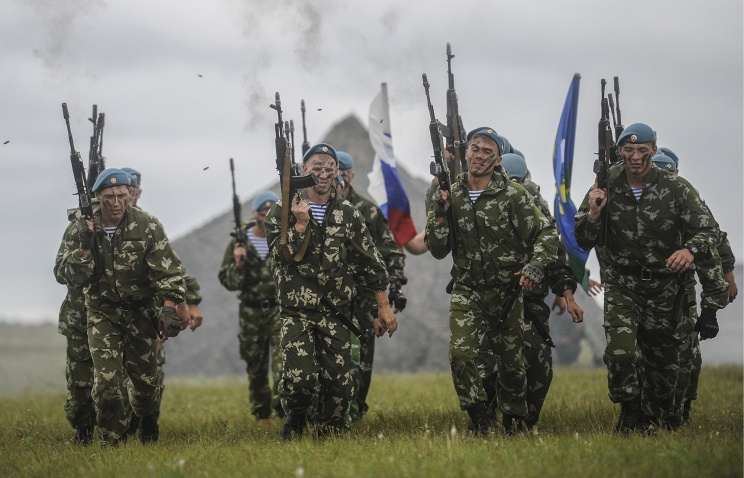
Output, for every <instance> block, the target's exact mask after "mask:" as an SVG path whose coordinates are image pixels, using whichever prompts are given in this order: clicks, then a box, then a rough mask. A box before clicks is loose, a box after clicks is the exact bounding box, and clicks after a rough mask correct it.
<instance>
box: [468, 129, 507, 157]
mask: <svg viewBox="0 0 744 478" xmlns="http://www.w3.org/2000/svg"><path fill="white" fill-rule="evenodd" d="M476 136H485V137H486V138H488V139H490V140H491V141H493V142H494V143H496V144H497V145H498V147H499V153H501V154H506V153H511V150H512V147H511V143H509V140H508V139H506V138H504V137H503V136H501V135H499V134H498V133H497V132H496V130H495V129H493V128H489V127H487V126H482V127H480V128H475V129H474V130H472V131H471V132H470V133H468V138H467V140H468V141H470V140H471V139H473V138H474V137H476Z"/></svg>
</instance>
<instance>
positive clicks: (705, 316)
mask: <svg viewBox="0 0 744 478" xmlns="http://www.w3.org/2000/svg"><path fill="white" fill-rule="evenodd" d="M651 161H652V162H653V163H654V166H656V167H657V168H659V169H661V170H664V171H667V172H669V174H672V175H675V176H676V175H677V167H678V161H679V160H678V159H677V156H676V155H675V154H674V153H673V152H672V151H671V150H670V149H668V148H659V152H658V153H656V154H655V155H654V156H653V157H652V158H651ZM679 179H680V181H682V180H683V178H679ZM690 187H691V186H690ZM703 205H704V206H705V207H706V209H707V211H708V213H709V214H710V215H711V217H712V216H713V213H711V212H710V209H709V208H708V206H707V205H706V204H705V203H704V202H703ZM734 264H735V258H734V253H733V251H732V250H731V245H730V244H729V241H728V237H727V235H726V233H725V232H724V231H721V230H720V229H719V242H718V245H717V247H716V248H715V250H714V251H712V253H710V254H706V255H704V256H701V257H699V258H698V259H696V260H695V273H696V275H697V277H698V279H699V281H700V284H701V286H702V292H701V294H700V295H701V297H700V303H701V305H702V312H701V313H700V315H698V311H697V303H696V301H695V281H694V279H693V278H692V272H691V271H690V272H688V276H690V277H689V280H687V281H686V285H687V287H688V290H687V294H688V297H689V299H688V303H689V308H688V309H687V310H686V312H687V314H686V315H685V316H684V320H682V321H681V323H680V331H681V332H682V334H683V336H684V339H683V340H682V342H681V344H680V350H679V353H680V356H679V361H680V373H679V379H678V380H677V392H676V398H675V411H674V414H673V415H672V416H671V417H669V419H668V420H667V423H665V425H667V426H669V427H670V428H678V427H679V426H681V425H683V424H685V423H687V422H688V421H689V419H690V412H691V409H692V401H693V400H696V399H697V389H698V380H699V378H700V369H701V366H702V356H701V354H700V340H699V339H703V340H705V339H709V338H714V337H715V336H716V335H717V334H718V321H717V320H716V309H717V308H719V306H721V305H723V306H725V304H727V303H729V302H733V301H734V299H735V298H736V293H737V287H736V277H735V276H734ZM721 274H723V278H724V280H725V282H726V285H727V288H726V289H725V290H722V289H720V287H722V286H723V284H722V283H721V281H720V276H721Z"/></svg>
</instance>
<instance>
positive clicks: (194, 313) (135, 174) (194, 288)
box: [121, 168, 204, 436]
mask: <svg viewBox="0 0 744 478" xmlns="http://www.w3.org/2000/svg"><path fill="white" fill-rule="evenodd" d="M121 170H122V171H124V172H126V173H127V174H129V176H130V177H131V184H130V186H129V195H130V198H131V203H130V206H131V207H135V208H137V209H140V210H141V208H140V207H139V205H138V204H139V200H140V198H141V197H142V174H141V173H140V172H139V171H137V170H136V169H133V168H121ZM185 278H186V305H187V306H188V311H189V317H190V321H189V328H190V329H191V331H192V332H193V331H194V330H196V329H197V328H199V327H200V326H201V324H202V322H203V321H204V315H203V314H202V312H201V309H200V308H199V304H200V303H201V301H202V297H201V294H200V289H201V287H200V286H199V283H198V282H197V280H196V278H195V277H193V276H191V275H189V274H186V276H185ZM155 352H156V356H157V363H158V372H157V384H158V391H157V393H156V395H155V418H156V419H159V418H160V406H161V404H162V403H163V393H164V392H165V341H164V340H163V339H161V338H160V337H158V339H157V344H156V345H155ZM125 383H126V387H127V393H125V395H124V401H125V405H126V406H125V408H127V409H128V410H129V414H130V416H131V418H130V423H129V429H128V431H127V434H128V435H130V436H131V435H134V434H135V433H136V432H137V429H138V428H139V426H140V421H139V419H138V417H137V415H135V414H134V413H133V412H132V410H131V407H130V406H129V396H130V395H131V394H132V393H133V388H132V382H131V381H130V380H126V379H125Z"/></svg>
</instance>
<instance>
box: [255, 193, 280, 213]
mask: <svg viewBox="0 0 744 478" xmlns="http://www.w3.org/2000/svg"><path fill="white" fill-rule="evenodd" d="M267 202H270V203H276V202H279V198H278V197H277V195H276V194H274V193H273V192H271V191H266V192H262V193H261V194H259V195H258V196H256V197H255V198H254V199H253V210H254V211H258V210H259V209H261V206H263V205H264V204H266V203H267Z"/></svg>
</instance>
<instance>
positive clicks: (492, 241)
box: [426, 167, 558, 287]
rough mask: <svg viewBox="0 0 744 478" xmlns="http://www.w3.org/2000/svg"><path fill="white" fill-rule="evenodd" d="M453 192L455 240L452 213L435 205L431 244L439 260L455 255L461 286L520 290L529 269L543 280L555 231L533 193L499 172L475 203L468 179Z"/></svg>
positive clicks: (428, 233)
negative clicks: (520, 277)
mask: <svg viewBox="0 0 744 478" xmlns="http://www.w3.org/2000/svg"><path fill="white" fill-rule="evenodd" d="M450 193H451V194H450V200H449V207H450V208H452V216H453V217H454V222H455V231H454V241H452V234H451V233H452V231H451V230H450V224H449V222H448V221H447V215H448V213H447V211H446V210H445V209H444V207H442V205H441V204H439V202H438V201H431V202H430V208H429V210H428V211H427V219H426V242H427V244H428V247H429V250H430V251H431V253H432V255H433V256H434V257H436V258H437V259H442V258H444V257H445V256H447V254H448V253H449V252H450V251H452V252H453V268H452V274H453V278H454V280H455V284H456V285H457V284H463V285H465V286H468V287H482V286H515V285H516V280H515V279H516V278H515V274H516V273H517V272H520V271H524V272H528V270H529V272H530V275H531V276H532V277H534V278H538V277H539V276H542V275H544V274H545V272H546V270H547V268H548V267H549V266H550V265H551V264H553V263H554V262H555V260H556V255H557V253H558V234H557V232H556V229H555V227H554V226H553V225H552V224H551V223H550V221H549V220H548V218H546V217H545V215H544V214H543V213H541V212H540V210H539V209H538V208H537V207H536V206H535V203H534V201H533V200H532V197H531V196H530V193H529V192H527V190H526V189H525V188H524V187H523V186H522V185H520V184H517V183H514V182H512V181H510V180H509V179H507V177H506V175H505V174H504V172H503V170H502V169H501V168H500V167H498V168H496V170H495V171H494V173H493V176H492V177H491V182H490V183H489V185H488V187H487V188H486V189H485V190H484V191H483V192H482V193H481V195H480V197H478V199H477V200H476V201H475V202H472V201H471V200H470V197H469V195H468V189H467V183H466V180H465V176H464V175H461V176H460V177H458V178H457V180H456V181H454V182H453V183H452V186H451V191H450ZM537 281H538V282H541V281H540V280H539V279H538V280H537Z"/></svg>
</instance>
